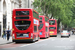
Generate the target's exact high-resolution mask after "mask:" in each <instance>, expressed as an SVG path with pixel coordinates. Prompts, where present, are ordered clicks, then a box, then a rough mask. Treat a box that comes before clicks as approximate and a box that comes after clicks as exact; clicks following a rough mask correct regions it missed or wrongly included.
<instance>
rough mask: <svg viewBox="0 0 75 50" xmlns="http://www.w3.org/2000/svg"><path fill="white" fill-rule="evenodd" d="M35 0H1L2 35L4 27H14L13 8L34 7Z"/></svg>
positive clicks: (0, 24) (0, 20) (0, 19)
mask: <svg viewBox="0 0 75 50" xmlns="http://www.w3.org/2000/svg"><path fill="white" fill-rule="evenodd" d="M33 2H34V0H0V36H1V35H2V33H3V30H4V29H7V28H9V29H12V10H13V9H15V8H33V6H32V3H33Z"/></svg>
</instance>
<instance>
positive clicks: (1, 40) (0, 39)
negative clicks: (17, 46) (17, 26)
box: [0, 37, 12, 45]
mask: <svg viewBox="0 0 75 50" xmlns="http://www.w3.org/2000/svg"><path fill="white" fill-rule="evenodd" d="M9 43H12V37H10V39H9V41H7V39H3V38H2V37H0V45H3V44H9Z"/></svg>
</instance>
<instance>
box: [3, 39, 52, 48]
mask: <svg viewBox="0 0 75 50" xmlns="http://www.w3.org/2000/svg"><path fill="white" fill-rule="evenodd" d="M50 39H52V38H48V39H44V40H40V41H37V42H34V43H31V44H24V45H22V46H20V47H25V46H29V45H33V44H36V43H39V42H43V41H47V40H50ZM13 48H16V47H11V48H4V49H13Z"/></svg>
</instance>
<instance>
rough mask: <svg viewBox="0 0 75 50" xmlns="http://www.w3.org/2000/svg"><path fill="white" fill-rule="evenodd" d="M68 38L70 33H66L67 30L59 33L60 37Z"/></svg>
mask: <svg viewBox="0 0 75 50" xmlns="http://www.w3.org/2000/svg"><path fill="white" fill-rule="evenodd" d="M65 36H66V37H69V36H70V32H69V31H68V30H63V31H62V32H61V37H65Z"/></svg>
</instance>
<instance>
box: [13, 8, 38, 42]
mask: <svg viewBox="0 0 75 50" xmlns="http://www.w3.org/2000/svg"><path fill="white" fill-rule="evenodd" d="M38 26H39V14H38V13H37V12H36V11H35V10H33V9H14V10H13V15H12V29H13V31H12V41H13V42H25V41H31V42H34V41H36V40H39V28H38Z"/></svg>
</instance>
